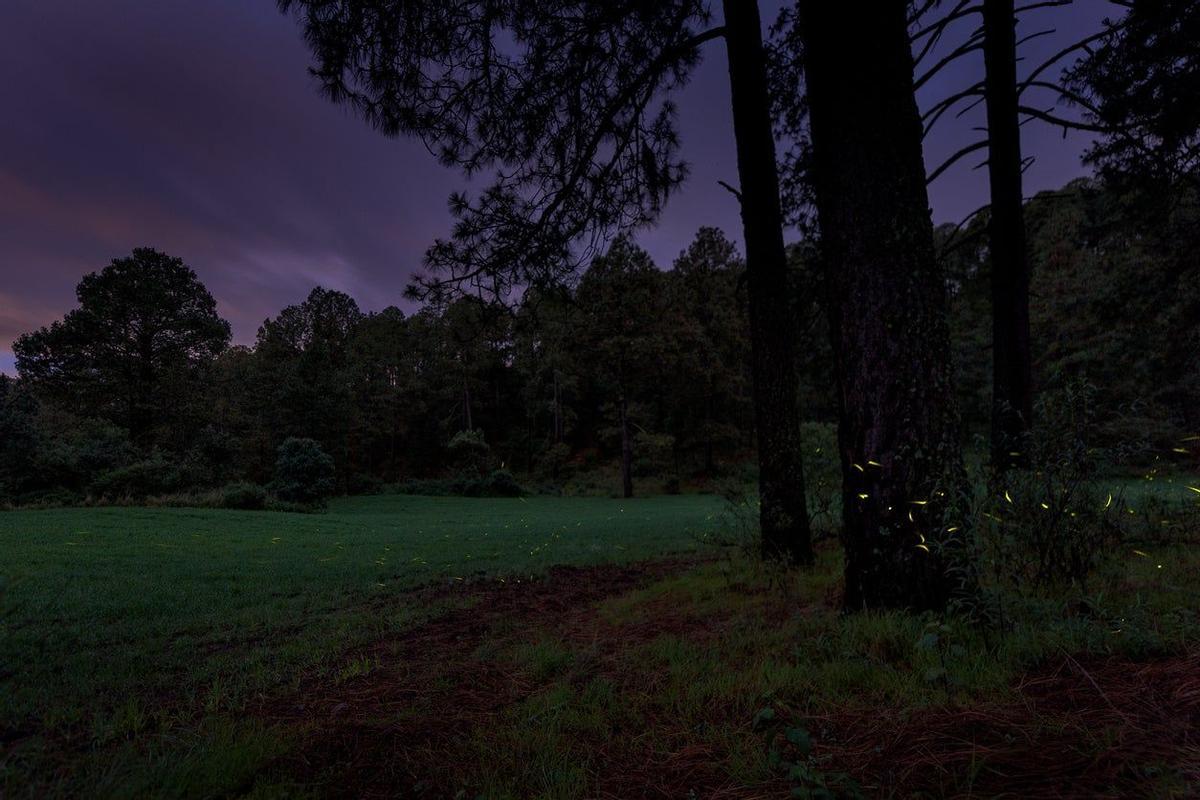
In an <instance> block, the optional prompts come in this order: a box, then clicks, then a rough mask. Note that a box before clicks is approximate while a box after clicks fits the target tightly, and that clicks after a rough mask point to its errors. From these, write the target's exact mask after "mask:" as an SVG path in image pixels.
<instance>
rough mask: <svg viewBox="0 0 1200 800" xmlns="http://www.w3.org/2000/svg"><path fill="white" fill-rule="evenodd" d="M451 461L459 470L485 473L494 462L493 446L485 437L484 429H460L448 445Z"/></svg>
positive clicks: (475, 473)
mask: <svg viewBox="0 0 1200 800" xmlns="http://www.w3.org/2000/svg"><path fill="white" fill-rule="evenodd" d="M446 450H447V451H448V452H449V455H450V463H451V464H452V465H453V466H454V468H455V469H457V470H458V471H459V472H462V473H466V474H470V475H475V476H478V475H483V474H484V473H485V472H487V470H488V467H489V466H491V463H492V448H491V447H490V446H489V445H488V443H487V440H486V439H484V438H483V431H481V430H470V431H459V432H458V433H456V434H454V436H453V438H451V439H450V444H448V445H446Z"/></svg>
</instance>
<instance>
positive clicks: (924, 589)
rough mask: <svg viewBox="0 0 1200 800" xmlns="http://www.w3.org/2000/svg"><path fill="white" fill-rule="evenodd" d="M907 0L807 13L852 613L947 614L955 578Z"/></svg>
mask: <svg viewBox="0 0 1200 800" xmlns="http://www.w3.org/2000/svg"><path fill="white" fill-rule="evenodd" d="M906 6H907V4H906V3H902V2H889V3H881V4H875V5H873V6H872V9H871V11H870V12H869V13H864V12H863V9H862V8H861V7H860V6H859V4H857V3H835V2H826V0H804V1H803V2H802V3H801V6H800V7H801V10H802V12H803V13H804V18H803V24H804V46H805V57H806V72H805V77H806V82H807V87H808V99H809V105H810V113H811V134H812V146H813V175H812V178H813V184H814V188H815V190H816V203H817V211H818V215H819V218H820V225H821V234H822V238H821V245H822V248H823V250H822V258H823V259H824V267H825V269H826V272H827V283H828V285H829V291H830V298H829V300H830V302H829V310H830V321H831V333H832V337H833V345H834V352H835V354H836V362H837V383H838V400H839V417H840V423H839V428H838V441H839V449H840V452H841V461H842V481H843V489H842V501H843V511H842V524H843V532H842V537H843V544H844V546H845V550H846V594H845V603H846V607H847V608H848V609H861V608H916V609H923V608H941V607H943V606H944V605H945V603H946V600H947V599H948V594H949V579H948V577H947V575H946V569H945V566H944V561H943V560H942V558H941V557H940V556H939V549H938V547H937V546H936V544H937V542H938V541H939V540H940V539H942V538H943V537H947V536H949V534H947V533H946V528H947V527H949V526H951V525H953V524H955V523H949V522H948V521H947V516H948V511H949V510H950V509H951V508H953V507H955V506H956V504H955V503H954V502H953V500H954V499H955V498H957V497H960V496H961V495H960V492H961V485H962V484H961V482H962V454H961V450H960V445H959V441H958V425H957V417H956V414H955V411H954V404H953V401H952V398H953V394H954V391H953V389H954V387H953V385H952V383H951V371H950V343H949V332H948V327H947V323H946V311H945V304H946V299H945V294H946V289H945V280H944V278H943V275H942V271H941V268H940V267H939V265H938V262H937V260H936V258H935V257H934V247H933V226H932V222H931V220H930V212H929V203H928V198H927V195H926V190H925V166H924V162H923V158H922V153H921V119H920V116H919V114H918V111H917V104H916V100H915V98H914V94H913V61H912V53H911V51H910V50H909V40H908V32H907V25H906V20H905V9H906ZM960 535H961V534H960Z"/></svg>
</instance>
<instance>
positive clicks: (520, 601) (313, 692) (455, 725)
mask: <svg viewBox="0 0 1200 800" xmlns="http://www.w3.org/2000/svg"><path fill="white" fill-rule="evenodd" d="M697 563H699V562H697V561H695V560H685V561H680V560H672V561H652V562H646V563H641V564H634V565H625V566H600V567H588V568H578V567H555V568H553V569H551V570H550V571H549V572H548V573H547V574H546V575H545V576H544V577H542V578H540V579H534V580H524V581H517V580H508V581H506V582H503V583H500V582H488V583H486V584H483V585H482V586H478V585H477V586H472V587H465V588H464V589H462V590H460V591H461V593H462V594H463V595H464V596H468V597H469V598H470V600H471V601H472V602H471V604H470V606H469V607H467V608H462V609H458V610H455V611H451V612H450V613H448V614H445V615H443V616H441V617H439V618H437V619H435V620H433V621H431V622H429V623H426V624H424V625H421V626H418V627H417V628H415V629H413V630H411V631H409V632H407V633H405V634H403V635H401V636H399V637H397V638H395V639H391V640H386V641H382V642H379V643H377V644H376V645H374V646H372V647H370V648H366V649H364V650H360V651H356V652H355V653H354V654H353V656H352V657H351V659H350V660H351V661H359V660H365V661H367V662H372V663H373V662H377V663H378V665H379V666H378V667H376V668H375V669H372V670H371V671H370V673H369V674H366V675H364V676H362V677H358V678H354V679H351V680H348V681H346V682H344V683H342V684H341V685H338V686H330V685H329V684H328V682H327V681H324V682H318V681H314V680H306V681H303V682H302V684H301V688H300V690H299V691H298V692H296V693H295V694H289V695H288V696H286V697H280V698H274V699H272V700H270V701H269V702H266V703H264V704H262V705H261V706H260V707H259V708H257V709H254V712H253V713H255V714H257V715H259V716H260V717H261V718H262V719H263V720H264V721H266V722H268V723H269V724H275V725H284V726H287V727H289V728H294V729H299V730H301V731H304V742H305V744H304V746H303V747H302V748H301V750H300V751H299V752H297V753H295V754H294V755H293V756H291V757H289V758H288V759H287V760H286V761H285V762H283V763H278V764H276V765H275V767H276V768H277V769H279V770H280V772H281V773H282V774H286V775H289V776H294V777H297V778H299V779H300V780H301V782H304V783H308V782H315V783H316V784H318V785H319V786H320V791H321V792H322V794H325V795H326V796H341V797H396V796H413V795H415V796H425V795H428V796H430V797H441V796H443V795H442V794H440V792H441V791H445V790H446V787H445V786H441V785H439V784H438V780H437V778H438V776H437V765H438V763H439V761H440V760H441V759H444V758H445V757H446V754H447V753H449V752H452V751H453V749H454V747H453V743H454V741H455V740H456V739H458V738H460V737H462V736H463V735H464V734H465V733H466V732H467V731H469V730H470V729H471V727H472V726H474V725H478V724H481V723H486V722H487V720H488V719H490V718H494V717H495V715H497V714H499V713H500V712H501V711H502V710H503V709H504V708H506V707H508V706H510V705H511V704H513V703H515V702H517V701H519V700H520V699H522V698H523V697H525V696H527V695H528V694H529V693H530V692H531V691H532V690H533V689H534V688H535V687H534V686H533V685H532V684H531V682H530V681H529V680H528V679H527V678H526V677H524V676H522V675H521V674H520V673H518V672H514V671H507V670H504V669H502V668H501V667H500V666H498V665H497V664H495V663H492V662H489V661H481V660H478V659H476V658H473V657H472V656H473V654H474V653H475V652H476V651H477V649H478V648H479V647H480V646H481V645H482V644H484V642H485V641H486V642H487V643H488V644H489V645H494V646H504V645H505V644H507V643H510V642H512V641H516V640H518V639H520V638H521V637H522V636H524V635H527V634H528V633H529V631H530V630H531V629H535V628H542V627H545V626H546V625H547V624H549V625H551V626H556V627H557V626H561V628H562V629H563V630H564V632H566V631H570V630H574V632H575V634H576V635H582V634H581V633H580V631H581V626H582V625H583V624H584V623H583V621H584V620H586V619H589V618H592V617H594V614H592V609H593V607H594V606H595V604H596V603H597V602H599V601H601V600H604V599H606V598H611V597H616V596H619V595H621V594H624V593H625V592H628V591H630V590H632V589H635V588H638V587H639V586H643V585H646V584H648V583H650V582H652V581H654V580H657V579H660V578H663V577H665V576H668V575H671V574H675V573H679V572H681V571H683V570H685V569H688V568H691V567H693V566H695V565H696V564H697ZM427 593H428V594H429V595H430V599H433V598H434V597H438V596H444V595H445V594H446V590H445V589H435V590H432V591H431V592H427Z"/></svg>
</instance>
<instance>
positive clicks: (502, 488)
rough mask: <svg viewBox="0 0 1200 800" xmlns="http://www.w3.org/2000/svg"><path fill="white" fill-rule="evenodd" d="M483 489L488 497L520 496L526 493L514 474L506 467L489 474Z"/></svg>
mask: <svg viewBox="0 0 1200 800" xmlns="http://www.w3.org/2000/svg"><path fill="white" fill-rule="evenodd" d="M483 491H484V494H486V495H487V496H488V497H520V496H521V495H523V494H526V492H525V488H524V487H523V486H521V484H519V483H518V482H517V479H516V476H514V475H513V474H512V473H511V472H509V471H508V470H506V469H498V470H496V471H495V472H493V473H492V474H491V475H489V476H488V477H487V482H486V485H485V486H484V488H483Z"/></svg>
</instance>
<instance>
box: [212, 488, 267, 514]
mask: <svg viewBox="0 0 1200 800" xmlns="http://www.w3.org/2000/svg"><path fill="white" fill-rule="evenodd" d="M267 498H268V495H267V490H266V489H264V488H263V487H261V486H259V485H258V484H257V483H246V482H244V481H243V482H241V483H231V484H229V485H228V486H225V487H223V488H222V489H221V507H222V508H230V509H236V510H240V511H258V510H261V509H263V508H266V505H267Z"/></svg>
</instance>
